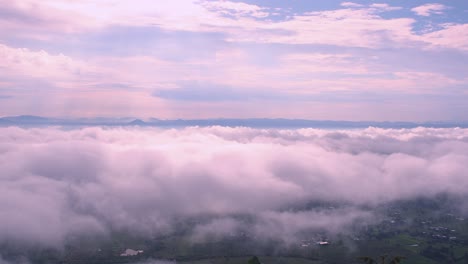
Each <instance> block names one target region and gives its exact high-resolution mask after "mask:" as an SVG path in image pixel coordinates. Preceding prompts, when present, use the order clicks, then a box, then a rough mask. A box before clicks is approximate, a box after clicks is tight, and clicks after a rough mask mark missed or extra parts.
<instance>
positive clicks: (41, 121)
mask: <svg viewBox="0 0 468 264" xmlns="http://www.w3.org/2000/svg"><path fill="white" fill-rule="evenodd" d="M0 126H154V127H188V126H202V127H206V126H228V127H240V126H242V127H252V128H332V129H333V128H335V129H338V128H366V127H381V128H415V127H435V128H446V127H460V128H468V122H458V123H457V122H421V123H418V122H389V121H383V122H377V121H333V120H308V119H285V118H247V119H235V118H226V119H224V118H218V119H157V118H149V119H147V120H146V121H145V120H141V119H138V118H130V117H123V118H104V117H96V118H47V117H41V116H32V115H22V116H7V117H2V118H0Z"/></svg>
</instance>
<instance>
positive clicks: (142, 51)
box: [0, 0, 468, 121]
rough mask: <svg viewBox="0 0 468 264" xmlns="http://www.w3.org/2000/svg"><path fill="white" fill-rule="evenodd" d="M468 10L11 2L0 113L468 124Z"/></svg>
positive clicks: (463, 5) (5, 10) (396, 0)
mask: <svg viewBox="0 0 468 264" xmlns="http://www.w3.org/2000/svg"><path fill="white" fill-rule="evenodd" d="M467 69H468V2H467V1H466V0H445V1H443V0H439V1H421V0H415V1H404V0H386V1H385V0H383V1H370V0H367V1H357V0H356V1H353V2H346V1H335V0H327V1H306V0H291V1H283V0H272V1H267V0H251V1H247V0H246V1H216V0H215V1H210V0H172V1H153V0H140V1H129V0H100V1H93V0H73V1H71V0H41V1H38V0H8V1H7V0H1V4H0V116H9V115H31V114H32V115H41V116H51V117H128V116H131V117H138V118H148V117H156V118H167V119H174V118H184V119H194V118H254V117H255V118H257V117H266V118H279V117H281V118H306V119H320V120H323V119H327V120H351V121H352V120H370V121H448V120H450V121H468V116H466V114H465V113H467V112H468V103H467V102H468V73H467Z"/></svg>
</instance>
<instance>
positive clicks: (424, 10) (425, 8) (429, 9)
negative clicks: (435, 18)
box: [411, 3, 448, 16]
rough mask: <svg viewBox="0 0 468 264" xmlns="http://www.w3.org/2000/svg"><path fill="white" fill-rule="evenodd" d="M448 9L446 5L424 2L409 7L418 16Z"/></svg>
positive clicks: (438, 13)
mask: <svg viewBox="0 0 468 264" xmlns="http://www.w3.org/2000/svg"><path fill="white" fill-rule="evenodd" d="M446 9H448V7H447V6H445V5H443V4H437V3H434V4H424V5H420V6H417V7H414V8H412V9H411V11H413V12H414V13H416V14H417V15H419V16H431V15H441V14H443V13H444V11H445V10H446Z"/></svg>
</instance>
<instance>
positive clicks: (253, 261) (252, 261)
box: [248, 256, 261, 264]
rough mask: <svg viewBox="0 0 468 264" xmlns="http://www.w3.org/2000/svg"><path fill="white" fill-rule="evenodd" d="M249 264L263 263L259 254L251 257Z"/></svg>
mask: <svg viewBox="0 0 468 264" xmlns="http://www.w3.org/2000/svg"><path fill="white" fill-rule="evenodd" d="M248 263H249V264H261V263H260V260H258V258H257V256H253V257H252V258H251V259H249V262H248Z"/></svg>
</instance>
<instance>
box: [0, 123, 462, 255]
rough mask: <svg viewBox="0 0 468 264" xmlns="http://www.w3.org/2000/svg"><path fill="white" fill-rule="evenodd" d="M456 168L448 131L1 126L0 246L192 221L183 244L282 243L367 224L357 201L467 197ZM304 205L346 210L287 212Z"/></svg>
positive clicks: (457, 148)
mask: <svg viewBox="0 0 468 264" xmlns="http://www.w3.org/2000/svg"><path fill="white" fill-rule="evenodd" d="M466 164H468V130H466V129H459V128H448V129H431V128H415V129H401V130H398V129H378V128H368V129H363V130H340V131H327V130H316V129H299V130H276V129H269V130H264V129H251V128H227V127H208V128H196V127H194V128H185V129H166V130H164V129H153V128H144V129H143V128H98V127H91V128H83V129H73V130H61V129H58V128H32V129H22V128H17V127H9V128H0V169H1V171H2V174H1V176H0V242H5V241H13V242H14V243H20V244H22V245H25V246H28V245H29V246H32V245H39V246H41V247H56V248H60V247H61V246H63V244H64V243H66V241H67V238H69V237H71V236H74V237H77V236H78V237H79V236H89V237H95V236H103V237H105V236H106V235H107V234H109V233H111V232H113V231H119V230H120V231H122V230H127V231H130V232H132V233H134V234H136V235H141V236H148V235H150V236H157V235H158V234H161V233H168V232H171V230H173V228H174V227H173V225H172V223H174V221H175V219H179V220H180V219H200V218H199V217H204V218H201V219H205V220H203V221H201V222H198V224H196V225H195V226H194V228H193V230H192V231H191V232H192V237H193V239H194V240H203V239H205V238H206V237H207V236H208V237H210V236H225V235H229V234H231V233H233V232H234V233H235V232H241V231H243V232H247V231H248V232H250V233H253V234H255V235H256V236H257V237H258V238H260V239H262V238H275V239H283V240H285V241H286V242H287V241H288V240H293V239H294V238H295V237H296V236H297V235H298V234H300V233H301V232H304V231H311V230H325V231H327V232H330V233H340V232H343V231H344V230H346V229H347V227H349V226H352V225H353V224H355V223H356V222H372V221H375V219H374V216H373V213H372V211H369V210H366V209H362V207H361V205H368V206H371V207H372V206H374V205H380V204H383V203H387V202H392V201H396V200H399V199H412V198H417V197H433V196H435V195H438V194H441V193H449V194H452V195H458V196H463V195H466V189H467V188H468V180H467V179H468V177H467V176H468V175H467V168H466ZM310 201H325V202H330V203H336V202H340V203H341V202H345V204H346V206H345V207H339V208H336V209H317V208H304V209H301V210H293V209H291V208H295V207H296V206H297V205H298V204H299V205H300V204H305V203H307V202H310ZM460 204H461V207H463V206H466V203H464V202H460ZM343 216H346V217H343ZM246 217H247V218H246ZM245 219H252V220H251V221H250V220H249V221H246V220H245ZM311 219H313V221H310V220H311ZM179 220H178V221H179Z"/></svg>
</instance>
